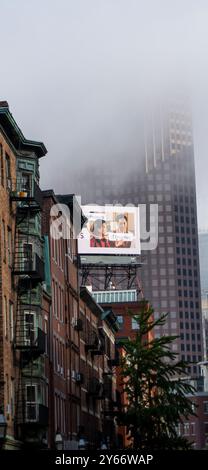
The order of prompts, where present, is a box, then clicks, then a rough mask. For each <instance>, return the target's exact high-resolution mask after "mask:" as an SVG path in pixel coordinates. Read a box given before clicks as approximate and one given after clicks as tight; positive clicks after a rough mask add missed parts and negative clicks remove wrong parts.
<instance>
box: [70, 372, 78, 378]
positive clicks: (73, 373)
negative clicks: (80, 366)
mask: <svg viewBox="0 0 208 470" xmlns="http://www.w3.org/2000/svg"><path fill="white" fill-rule="evenodd" d="M76 376H77V373H76V371H75V370H72V372H71V378H72V379H74V380H76Z"/></svg>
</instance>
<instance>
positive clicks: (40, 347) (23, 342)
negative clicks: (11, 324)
mask: <svg viewBox="0 0 208 470" xmlns="http://www.w3.org/2000/svg"><path fill="white" fill-rule="evenodd" d="M45 341H46V334H45V333H44V331H43V330H41V329H40V328H36V331H34V330H33V329H31V331H29V330H28V329H26V328H24V327H23V325H22V328H21V324H20V325H19V331H17V334H16V341H15V345H14V347H15V349H19V350H20V351H22V352H23V353H25V354H24V355H26V356H27V354H28V355H29V356H30V357H31V356H32V357H33V359H35V358H37V357H38V356H41V355H42V354H44V353H45Z"/></svg>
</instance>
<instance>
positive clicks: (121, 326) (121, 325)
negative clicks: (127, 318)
mask: <svg viewBox="0 0 208 470" xmlns="http://www.w3.org/2000/svg"><path fill="white" fill-rule="evenodd" d="M117 321H118V324H119V329H120V330H122V328H123V325H124V318H123V315H117Z"/></svg>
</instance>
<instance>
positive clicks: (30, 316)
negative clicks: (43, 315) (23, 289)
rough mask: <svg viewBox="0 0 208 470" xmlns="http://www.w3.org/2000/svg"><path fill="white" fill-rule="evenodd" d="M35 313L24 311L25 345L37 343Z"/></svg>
mask: <svg viewBox="0 0 208 470" xmlns="http://www.w3.org/2000/svg"><path fill="white" fill-rule="evenodd" d="M35 339H36V338H35V312H30V311H27V310H25V311H24V340H25V344H27V345H31V344H34V342H35Z"/></svg>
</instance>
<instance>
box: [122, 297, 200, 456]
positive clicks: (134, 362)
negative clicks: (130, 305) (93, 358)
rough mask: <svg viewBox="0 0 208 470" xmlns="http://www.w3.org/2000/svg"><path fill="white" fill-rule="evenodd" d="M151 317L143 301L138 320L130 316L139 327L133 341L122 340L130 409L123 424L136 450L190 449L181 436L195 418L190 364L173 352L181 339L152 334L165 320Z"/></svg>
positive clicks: (124, 380)
mask: <svg viewBox="0 0 208 470" xmlns="http://www.w3.org/2000/svg"><path fill="white" fill-rule="evenodd" d="M153 313H154V312H153V310H152V309H151V308H150V307H149V305H148V303H147V302H146V301H143V302H142V308H141V311H140V312H139V314H138V315H136V316H135V315H131V316H132V317H133V318H134V320H135V321H136V322H137V323H138V330H136V336H135V339H126V340H123V345H124V348H125V356H124V357H123V359H122V360H121V377H122V385H123V387H124V388H123V389H124V392H125V393H126V395H127V397H128V404H127V406H125V409H124V410H123V411H122V413H121V414H120V416H119V422H120V423H121V424H123V425H126V426H127V428H128V429H129V431H130V432H131V436H132V440H133V447H134V448H135V449H151V450H164V449H170V450H176V449H188V448H190V446H191V444H190V443H189V442H188V440H186V439H185V438H184V437H182V436H179V435H178V433H177V428H178V425H179V423H181V422H182V421H183V418H188V417H190V415H193V414H194V413H193V410H192V404H191V401H190V399H189V398H188V397H187V394H192V395H193V393H194V388H193V387H192V386H191V385H190V384H189V383H188V377H187V365H188V364H187V363H186V362H184V361H182V360H179V359H178V354H177V353H174V352H173V351H172V350H171V344H172V343H173V342H174V341H175V340H176V338H177V336H162V337H160V338H154V336H153V335H151V334H150V333H152V332H153V333H154V328H155V326H158V325H164V323H165V321H166V317H167V314H166V315H162V316H161V317H160V318H159V319H158V320H154V315H153ZM130 314H131V313H130Z"/></svg>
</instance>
